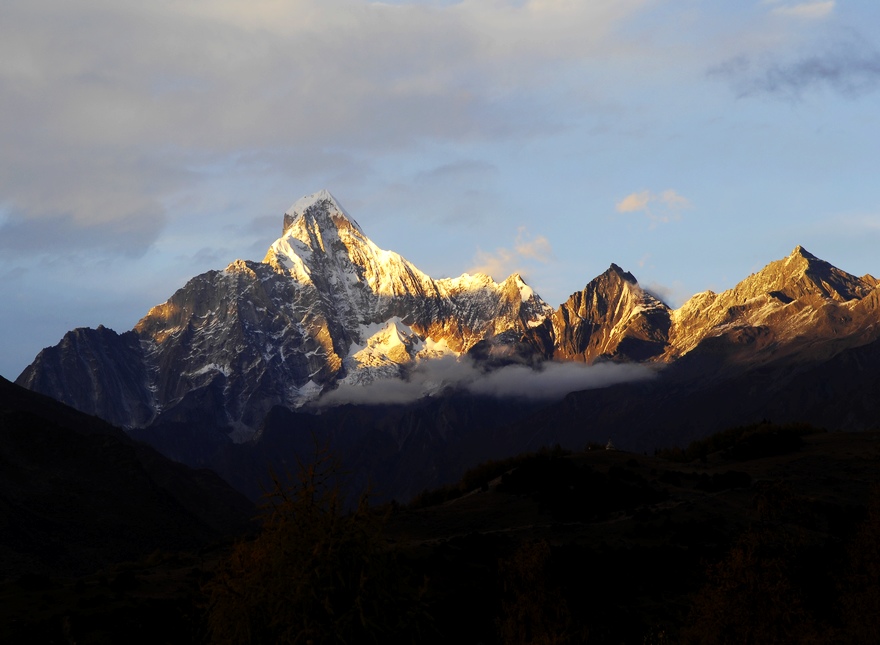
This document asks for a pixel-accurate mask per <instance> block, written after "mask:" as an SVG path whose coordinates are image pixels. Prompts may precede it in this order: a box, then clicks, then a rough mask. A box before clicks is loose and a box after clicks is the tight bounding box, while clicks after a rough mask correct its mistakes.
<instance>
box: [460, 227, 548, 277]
mask: <svg viewBox="0 0 880 645" xmlns="http://www.w3.org/2000/svg"><path fill="white" fill-rule="evenodd" d="M528 260H534V261H537V262H541V263H544V264H546V263H548V262H550V261H552V260H553V248H552V247H551V245H550V241H549V240H548V239H547V238H546V237H544V236H543V235H537V236H535V237H530V236H529V232H528V231H527V230H526V227H524V226H520V227H519V228H518V229H517V233H516V240H514V243H513V248H512V249H508V248H497V249H495V251H494V252H493V253H487V252H485V251H477V254H476V257H474V264H473V266H472V267H471V268H470V269H468V272H469V273H485V274H487V275H490V276H492V277H493V278H495V279H496V280H503V279H504V278H506V277H507V276H509V275H510V274H512V273H526V272H527V269H526V266H527V264H526V263H527V261H528Z"/></svg>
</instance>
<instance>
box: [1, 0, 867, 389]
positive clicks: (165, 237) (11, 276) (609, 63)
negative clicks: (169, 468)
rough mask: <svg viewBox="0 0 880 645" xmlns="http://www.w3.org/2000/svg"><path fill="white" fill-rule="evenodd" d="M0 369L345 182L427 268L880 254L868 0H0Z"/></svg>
mask: <svg viewBox="0 0 880 645" xmlns="http://www.w3.org/2000/svg"><path fill="white" fill-rule="evenodd" d="M0 115H2V118H0V259H2V262H0V303H2V307H0V343H2V349H0V374H2V375H3V376H5V377H7V378H10V379H14V378H15V377H16V376H17V375H18V374H19V373H20V371H21V370H22V369H23V368H24V367H25V366H26V365H27V364H28V363H29V362H30V361H31V360H33V358H34V356H35V355H36V354H37V352H38V351H39V350H40V349H41V348H42V347H45V346H48V345H53V344H55V343H57V342H58V340H60V338H61V336H62V335H63V334H64V332H65V331H67V330H69V329H72V328H74V327H80V326H91V327H95V326H97V325H99V324H103V325H105V326H107V327H111V328H113V329H116V330H117V331H120V332H121V331H124V330H127V329H130V328H131V327H133V326H134V324H135V323H136V322H137V320H138V319H139V318H140V317H141V316H143V315H144V314H145V313H146V312H147V310H148V309H149V308H150V307H151V306H153V305H155V304H158V303H160V302H162V301H164V300H165V299H167V298H168V297H169V296H170V295H171V294H172V293H173V292H174V291H175V290H176V289H177V288H179V287H181V286H182V285H183V284H184V283H185V281H186V280H187V279H188V278H190V277H192V276H194V275H197V274H199V273H202V272H204V271H207V270H210V269H219V268H222V267H224V266H225V265H226V264H228V263H229V262H231V261H232V260H234V259H236V258H246V259H253V260H260V259H262V257H263V255H264V253H265V250H266V249H267V248H268V246H269V244H271V242H272V241H273V240H274V239H275V238H276V237H277V236H278V235H279V234H280V228H281V221H282V214H283V212H284V210H285V209H286V208H287V207H288V206H289V205H290V204H291V203H293V202H294V201H295V200H296V199H298V198H299V197H301V196H302V195H305V194H308V193H312V192H315V191H317V190H319V189H321V188H326V189H328V190H330V191H331V192H332V193H333V194H334V195H335V196H336V198H337V199H338V200H339V201H340V202H341V203H342V204H343V205H344V206H345V207H346V209H347V210H348V211H349V212H350V213H351V214H352V215H353V216H354V217H355V218H356V219H357V220H358V222H359V223H360V224H361V226H362V227H363V229H364V230H365V231H366V233H367V234H368V235H369V236H370V237H371V238H372V239H373V240H374V241H375V242H376V243H377V244H378V245H379V246H380V247H382V248H386V249H393V250H395V251H397V252H399V253H401V254H402V255H403V256H404V257H406V258H407V259H408V260H410V261H412V262H413V263H414V264H415V265H416V266H418V267H419V268H421V269H422V270H423V271H425V272H426V273H428V274H430V275H432V276H434V277H443V276H449V275H459V274H461V273H463V272H465V271H472V270H476V269H483V270H487V271H490V272H492V274H493V275H494V276H495V277H496V278H497V279H501V278H503V277H505V275H506V274H508V273H510V272H513V271H519V272H521V273H522V274H523V275H524V276H525V278H526V280H527V281H528V282H529V284H530V285H531V286H532V287H533V288H534V289H535V290H536V291H537V292H538V293H539V294H541V295H542V296H543V297H544V299H545V300H547V301H548V302H549V303H550V304H551V305H553V306H558V305H559V304H560V303H561V302H562V301H564V300H565V299H566V298H567V297H568V295H569V294H570V293H572V292H574V291H576V290H579V289H582V288H583V286H584V285H585V284H586V283H587V282H588V281H589V280H590V279H592V278H593V277H595V276H596V275H598V274H599V273H601V272H602V271H604V270H605V269H606V268H607V267H608V265H609V264H610V263H612V262H615V263H617V264H619V265H620V266H622V267H623V268H625V269H626V270H628V271H631V272H632V273H633V274H635V276H636V277H637V278H638V279H639V280H640V282H641V283H642V284H643V285H644V286H646V287H648V288H650V289H652V290H654V292H655V293H658V294H659V295H661V296H663V297H664V298H665V299H666V300H667V302H668V303H669V304H671V305H673V306H678V305H680V304H681V303H682V302H683V301H684V300H685V299H686V298H687V297H689V296H690V295H692V294H694V293H696V292H699V291H703V290H705V289H713V290H716V291H719V290H723V289H727V288H730V287H732V286H733V285H734V284H735V283H736V282H737V281H738V280H741V279H743V278H745V277H746V276H747V275H748V274H749V273H751V272H754V271H756V270H759V269H760V268H761V267H762V266H764V265H765V264H767V263H768V262H770V261H772V260H774V259H778V258H780V257H784V256H785V255H787V254H788V253H789V252H790V251H791V250H792V249H793V248H794V247H795V246H796V245H798V244H802V245H803V246H805V247H806V248H807V249H808V250H809V251H811V252H812V253H814V254H815V255H818V256H819V257H822V258H824V259H826V260H828V261H829V262H831V263H833V264H835V265H837V266H839V267H840V268H842V269H845V270H847V271H850V272H851V273H856V274H858V275H862V274H864V273H872V274H874V275H880V253H878V252H877V249H880V180H878V169H880V162H878V160H880V3H877V2H876V1H875V0H861V1H857V0H828V1H798V0H743V1H742V2H723V1H721V0H717V1H700V0H668V1H664V0H581V1H574V0H518V1H514V0H480V1H475V0H465V1H463V2H452V1H449V0H445V1H436V2H433V1H431V0H422V1H420V2H393V3H374V2H366V1H363V0H287V1H284V2H282V1H279V0H253V1H250V2H237V1H232V0H157V1H156V2H151V3H141V2H130V1H128V0H41V1H40V2H34V1H33V0H26V1H20V0H6V1H5V2H4V3H3V6H2V8H0Z"/></svg>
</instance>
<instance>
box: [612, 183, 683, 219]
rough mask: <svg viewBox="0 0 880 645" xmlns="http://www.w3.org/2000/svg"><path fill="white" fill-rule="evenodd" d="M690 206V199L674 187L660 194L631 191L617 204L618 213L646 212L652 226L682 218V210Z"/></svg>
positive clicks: (646, 191)
mask: <svg viewBox="0 0 880 645" xmlns="http://www.w3.org/2000/svg"><path fill="white" fill-rule="evenodd" d="M690 207H691V202H690V200H689V199H687V198H686V197H683V196H681V195H679V194H678V193H677V192H675V191H674V190H672V189H667V190H664V191H663V192H662V193H659V194H656V193H652V192H651V191H648V190H643V191H640V192H637V193H630V194H629V195H627V196H626V197H624V198H623V199H622V200H620V201H619V202H617V204H616V206H615V208H616V209H617V212H618V213H644V214H645V215H647V217H648V219H650V220H651V223H652V226H653V225H657V224H668V223H669V222H671V221H673V220H678V219H680V218H681V211H682V210H683V209H686V208H690Z"/></svg>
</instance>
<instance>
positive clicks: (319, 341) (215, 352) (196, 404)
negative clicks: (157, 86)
mask: <svg viewBox="0 0 880 645" xmlns="http://www.w3.org/2000/svg"><path fill="white" fill-rule="evenodd" d="M550 313H551V308H550V307H549V305H547V304H546V303H545V302H544V301H543V300H541V299H540V298H539V297H538V296H537V295H535V294H534V292H533V291H532V290H531V289H530V288H529V287H528V286H527V285H526V284H525V283H524V282H523V281H522V278H521V277H520V276H518V275H512V276H510V277H509V278H507V280H505V281H504V282H502V283H500V284H498V283H496V282H495V281H494V280H492V279H491V278H490V277H489V276H486V275H481V274H477V275H468V274H464V275H462V276H460V277H458V278H445V279H440V280H434V279H432V278H430V277H428V276H427V275H425V274H424V273H422V272H421V271H419V270H418V269H417V268H416V267H415V266H413V265H412V264H411V263H409V262H408V261H406V260H405V259H403V258H402V257H400V256H399V255H398V254H396V253H393V252H390V251H383V250H381V249H379V248H378V247H377V246H376V245H375V244H373V242H371V241H370V240H369V239H368V238H367V237H366V236H365V235H364V233H363V231H362V230H361V228H360V226H359V225H358V224H357V222H356V221H355V220H354V219H353V218H351V217H350V216H349V215H348V214H347V213H346V212H345V210H344V209H343V208H342V207H341V206H340V205H339V204H338V203H337V202H336V200H335V199H334V198H333V197H332V195H330V193H328V192H326V191H321V192H319V193H315V194H314V195H310V196H308V197H305V198H303V199H301V200H299V201H297V202H296V203H294V204H293V206H291V208H290V209H288V211H287V212H286V213H285V215H284V223H283V230H282V236H281V237H280V238H279V239H278V240H276V241H275V242H274V243H273V244H272V245H271V247H270V248H269V251H268V253H267V254H266V257H265V258H264V261H263V262H251V261H244V260H236V261H235V262H233V263H232V264H230V265H229V266H228V267H226V269H225V270H223V271H209V272H207V273H204V274H202V275H199V276H197V277H195V278H193V279H192V280H190V281H189V282H188V283H187V284H186V285H185V286H184V287H183V288H182V289H180V290H178V291H177V292H176V293H175V294H174V295H173V296H172V297H171V298H170V299H169V300H168V301H167V302H165V303H163V304H161V305H158V306H157V307H154V308H153V309H151V310H150V311H149V312H148V313H147V315H146V316H145V317H144V318H143V319H141V321H140V322H138V323H137V325H135V327H134V329H133V330H132V331H131V332H126V333H125V334H122V335H117V334H116V333H115V332H112V331H111V330H107V329H103V328H102V329H99V330H80V329H78V330H74V331H72V332H70V333H68V334H67V335H66V336H65V337H64V338H63V339H62V341H61V343H59V345H57V346H55V347H52V348H47V349H45V350H43V351H42V352H41V353H40V354H39V355H38V356H37V358H36V360H35V361H34V363H33V364H32V365H30V366H29V367H28V368H27V369H26V370H25V371H24V372H23V373H22V374H21V376H19V378H18V379H17V381H16V382H17V383H19V384H21V385H23V386H25V387H28V388H30V389H34V390H36V391H40V392H44V393H46V394H49V395H50V396H54V397H56V398H58V399H59V400H61V401H64V402H65V403H69V404H70V405H72V406H74V407H76V408H78V409H81V410H85V411H88V412H90V413H93V414H97V415H98V416H101V417H102V418H104V419H107V420H108V421H111V422H113V423H116V424H118V425H121V426H124V427H129V428H131V427H143V426H145V425H149V424H151V423H157V422H159V423H162V422H180V421H186V420H189V419H191V418H192V416H193V410H194V409H196V410H198V411H199V412H197V413H196V416H198V417H200V418H202V417H203V415H204V414H205V413H207V414H208V415H209V416H210V418H211V422H212V423H213V424H214V425H217V426H225V427H229V428H231V429H233V431H234V433H235V436H236V438H237V439H239V440H241V439H247V438H250V437H251V436H252V435H253V432H254V429H255V428H256V427H257V426H258V425H259V424H260V422H261V421H262V419H263V418H264V417H265V415H266V414H267V413H268V411H269V410H270V409H271V408H272V407H273V406H275V405H285V406H288V407H297V406H299V405H302V404H303V403H304V402H306V401H308V400H310V399H313V398H315V397H316V396H317V395H319V394H320V393H321V392H322V391H324V390H325V389H328V388H332V387H333V385H335V384H336V383H337V382H339V381H345V382H349V383H366V382H369V381H371V380H373V379H375V378H378V377H388V376H405V374H406V373H407V370H408V369H410V368H411V367H412V366H413V365H414V364H415V363H416V362H417V361H419V360H421V359H430V358H433V357H440V356H444V355H453V356H458V355H461V354H463V353H467V352H468V351H470V350H473V349H475V348H477V349H478V350H479V351H480V352H481V353H482V354H484V355H487V356H490V357H500V358H505V359H508V358H509V357H513V358H509V359H510V360H513V359H514V358H516V359H519V360H531V359H532V357H534V356H538V355H542V353H545V352H546V349H545V348H544V347H543V346H542V342H544V340H545V339H543V338H542V337H541V336H540V335H539V334H531V335H528V334H527V333H526V332H528V330H530V329H532V328H534V327H538V326H540V325H541V324H542V323H543V321H544V320H545V319H546V318H547V317H548V316H549V314H550Z"/></svg>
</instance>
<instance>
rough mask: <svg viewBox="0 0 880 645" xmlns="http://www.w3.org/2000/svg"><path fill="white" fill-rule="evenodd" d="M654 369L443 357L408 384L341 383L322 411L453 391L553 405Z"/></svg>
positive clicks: (390, 380) (418, 368)
mask: <svg viewBox="0 0 880 645" xmlns="http://www.w3.org/2000/svg"><path fill="white" fill-rule="evenodd" d="M656 373H657V372H656V369H653V368H651V367H647V366H644V365H633V364H620V363H600V364H597V365H584V364H583V363H555V362H548V363H544V364H543V365H541V366H540V367H539V368H531V367H527V366H525V365H509V366H506V367H501V368H498V369H496V370H492V371H491V372H485V371H483V370H482V369H480V367H479V366H478V365H476V364H475V363H474V362H473V361H472V360H470V359H461V360H456V359H454V358H452V357H444V358H440V359H434V360H426V361H422V362H420V363H419V364H418V365H417V366H416V367H415V369H413V370H412V372H410V374H409V376H408V378H406V379H403V378H382V379H376V380H375V381H372V382H370V383H367V384H363V385H356V384H351V383H341V384H340V385H339V387H338V388H336V389H335V390H333V391H331V392H328V393H327V394H325V395H324V396H322V397H321V398H320V399H319V401H318V404H319V405H322V406H333V405H343V404H346V403H359V404H392V403H409V402H411V401H415V400H417V399H420V398H422V397H425V396H431V395H435V394H438V393H440V392H442V391H443V390H445V389H446V388H454V389H458V390H463V391H465V392H470V393H471V394H476V395H482V396H493V397H497V398H512V397H517V398H525V399H528V400H530V401H548V402H549V401H553V400H558V399H561V398H563V397H564V396H565V395H566V394H568V393H569V392H576V391H578V390H591V389H597V388H602V387H607V386H609V385H614V384H616V383H624V382H629V381H641V380H646V379H649V378H653V377H654V376H655V375H656Z"/></svg>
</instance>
